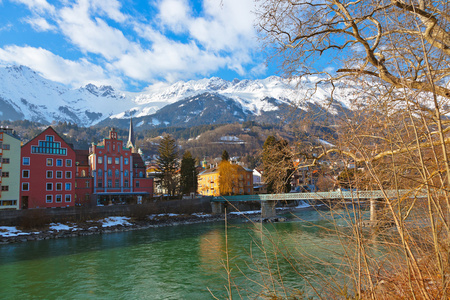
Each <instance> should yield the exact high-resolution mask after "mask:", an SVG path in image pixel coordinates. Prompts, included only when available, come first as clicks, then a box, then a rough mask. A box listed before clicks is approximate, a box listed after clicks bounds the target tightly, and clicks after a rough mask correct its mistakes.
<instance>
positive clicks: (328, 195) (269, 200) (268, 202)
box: [211, 190, 426, 218]
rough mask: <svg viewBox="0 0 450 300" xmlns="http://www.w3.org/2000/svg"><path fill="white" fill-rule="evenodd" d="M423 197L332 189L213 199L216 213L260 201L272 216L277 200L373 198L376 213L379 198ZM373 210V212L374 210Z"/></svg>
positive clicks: (264, 213) (419, 194)
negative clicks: (229, 205)
mask: <svg viewBox="0 0 450 300" xmlns="http://www.w3.org/2000/svg"><path fill="white" fill-rule="evenodd" d="M399 197H408V198H414V197H416V198H423V197H426V193H425V192H417V191H415V190H375V191H332V192H314V193H287V194H260V195H239V196H219V197H213V198H212V200H211V205H212V210H213V213H215V214H221V213H223V208H224V203H227V202H230V203H232V202H241V201H260V202H261V217H262V218H271V217H274V216H275V215H276V212H275V204H276V203H277V201H295V200H303V201H310V200H332V199H339V200H352V199H353V200H355V199H359V200H372V201H371V202H370V207H371V215H372V213H373V214H374V215H375V210H376V209H377V202H378V201H376V200H378V199H383V198H389V199H393V198H399ZM372 211H373V212H372Z"/></svg>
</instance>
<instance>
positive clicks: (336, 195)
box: [211, 190, 425, 202]
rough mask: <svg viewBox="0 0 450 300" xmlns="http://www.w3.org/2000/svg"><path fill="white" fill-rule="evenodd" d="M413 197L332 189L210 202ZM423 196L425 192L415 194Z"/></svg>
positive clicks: (403, 192)
mask: <svg viewBox="0 0 450 300" xmlns="http://www.w3.org/2000/svg"><path fill="white" fill-rule="evenodd" d="M408 194H410V195H409V196H410V197H413V196H414V195H415V194H414V191H411V190H384V191H381V190H377V191H332V192H314V193H287V194H261V195H240V196H219V197H213V199H212V200H211V201H212V202H236V201H289V200H331V199H345V200H351V199H381V198H385V197H387V198H395V197H402V196H408ZM415 196H416V197H424V196H425V194H423V193H421V194H420V195H415Z"/></svg>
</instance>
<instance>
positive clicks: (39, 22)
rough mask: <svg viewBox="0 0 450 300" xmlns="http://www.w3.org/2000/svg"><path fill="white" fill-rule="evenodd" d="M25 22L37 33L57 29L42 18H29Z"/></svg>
mask: <svg viewBox="0 0 450 300" xmlns="http://www.w3.org/2000/svg"><path fill="white" fill-rule="evenodd" d="M25 22H27V23H28V24H30V25H31V27H33V29H34V30H36V31H42V32H44V31H56V30H57V28H56V27H55V26H53V25H51V24H49V23H48V22H47V20H46V19H44V18H41V17H35V18H27V19H25Z"/></svg>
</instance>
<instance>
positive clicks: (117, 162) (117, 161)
mask: <svg viewBox="0 0 450 300" xmlns="http://www.w3.org/2000/svg"><path fill="white" fill-rule="evenodd" d="M114 163H115V164H116V165H118V164H119V163H120V159H119V158H118V157H116V158H114Z"/></svg>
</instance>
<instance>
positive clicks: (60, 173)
mask: <svg viewBox="0 0 450 300" xmlns="http://www.w3.org/2000/svg"><path fill="white" fill-rule="evenodd" d="M62 174H63V172H62V171H56V178H58V179H61V178H62Z"/></svg>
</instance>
